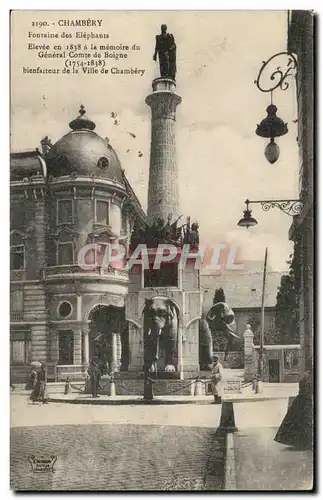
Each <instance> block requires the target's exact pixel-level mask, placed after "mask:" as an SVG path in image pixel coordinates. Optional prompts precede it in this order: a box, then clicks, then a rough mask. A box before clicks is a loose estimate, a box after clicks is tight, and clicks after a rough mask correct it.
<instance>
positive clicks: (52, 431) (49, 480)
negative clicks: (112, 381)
mask: <svg viewBox="0 0 323 500" xmlns="http://www.w3.org/2000/svg"><path fill="white" fill-rule="evenodd" d="M219 416H220V407H219V406H217V405H200V406H199V405H189V406H186V405H178V406H177V405H174V406H169V407H165V406H154V407H147V406H145V407H143V406H120V407H117V406H116V407H111V406H109V407H104V406H103V407H100V406H99V407H95V408H93V407H91V406H86V405H84V406H83V405H77V406H75V407H74V406H73V405H68V407H66V405H64V403H61V404H58V403H56V404H52V403H50V404H48V405H44V406H38V405H29V404H27V401H26V398H25V397H22V396H16V397H15V396H12V398H11V427H12V429H11V488H12V489H14V490H16V491H17V490H45V491H46V490H47V491H48V490H88V489H90V490H117V491H118V490H119V491H120V490H136V491H138V490H181V489H182V490H205V489H213V490H217V489H221V488H222V479H223V458H224V440H223V437H222V436H218V435H217V433H216V427H217V425H218V422H219ZM31 454H32V455H35V456H36V458H37V457H39V456H41V455H45V456H49V455H52V454H53V455H57V462H56V464H55V473H50V472H47V473H43V474H40V473H39V474H36V473H33V472H31V471H30V468H31V467H30V464H29V462H28V456H30V455H31ZM214 464H215V465H214ZM210 473H212V480H211V481H210Z"/></svg>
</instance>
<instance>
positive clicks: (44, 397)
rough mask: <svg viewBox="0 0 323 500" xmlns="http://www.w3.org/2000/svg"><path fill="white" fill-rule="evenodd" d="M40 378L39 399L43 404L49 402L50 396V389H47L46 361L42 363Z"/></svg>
mask: <svg viewBox="0 0 323 500" xmlns="http://www.w3.org/2000/svg"><path fill="white" fill-rule="evenodd" d="M39 379H40V393H39V400H40V401H41V402H42V403H43V404H46V403H48V402H49V396H48V390H47V366H46V364H45V363H42V366H41V369H40V374H39Z"/></svg>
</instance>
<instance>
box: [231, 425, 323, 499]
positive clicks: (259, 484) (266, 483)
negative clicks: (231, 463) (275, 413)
mask: <svg viewBox="0 0 323 500" xmlns="http://www.w3.org/2000/svg"><path fill="white" fill-rule="evenodd" d="M276 432H277V428H275V427H274V428H273V427H267V428H266V427H258V428H252V429H250V428H245V429H242V430H239V431H238V432H237V433H235V434H234V447H235V458H236V467H237V470H236V473H237V474H236V475H237V477H236V479H237V489H238V490H271V491H284V490H296V491H299V490H310V489H311V488H312V486H313V458H312V453H311V452H310V451H296V450H295V449H294V448H292V447H289V446H285V445H283V444H280V443H276V442H275V441H274V437H275V434H276Z"/></svg>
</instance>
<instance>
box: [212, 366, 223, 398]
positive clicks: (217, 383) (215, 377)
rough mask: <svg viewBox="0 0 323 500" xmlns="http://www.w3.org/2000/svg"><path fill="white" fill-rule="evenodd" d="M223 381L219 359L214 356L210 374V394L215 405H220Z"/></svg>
mask: <svg viewBox="0 0 323 500" xmlns="http://www.w3.org/2000/svg"><path fill="white" fill-rule="evenodd" d="M223 380H224V379H223V367H222V365H221V363H220V362H219V358H218V357H217V356H215V357H214V363H213V368H212V374H211V385H212V393H213V396H214V402H215V403H221V400H222V395H223Z"/></svg>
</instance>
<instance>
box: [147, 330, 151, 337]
mask: <svg viewBox="0 0 323 500" xmlns="http://www.w3.org/2000/svg"><path fill="white" fill-rule="evenodd" d="M150 334H151V328H149V330H148V333H147V335H148V336H149V335H150Z"/></svg>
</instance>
